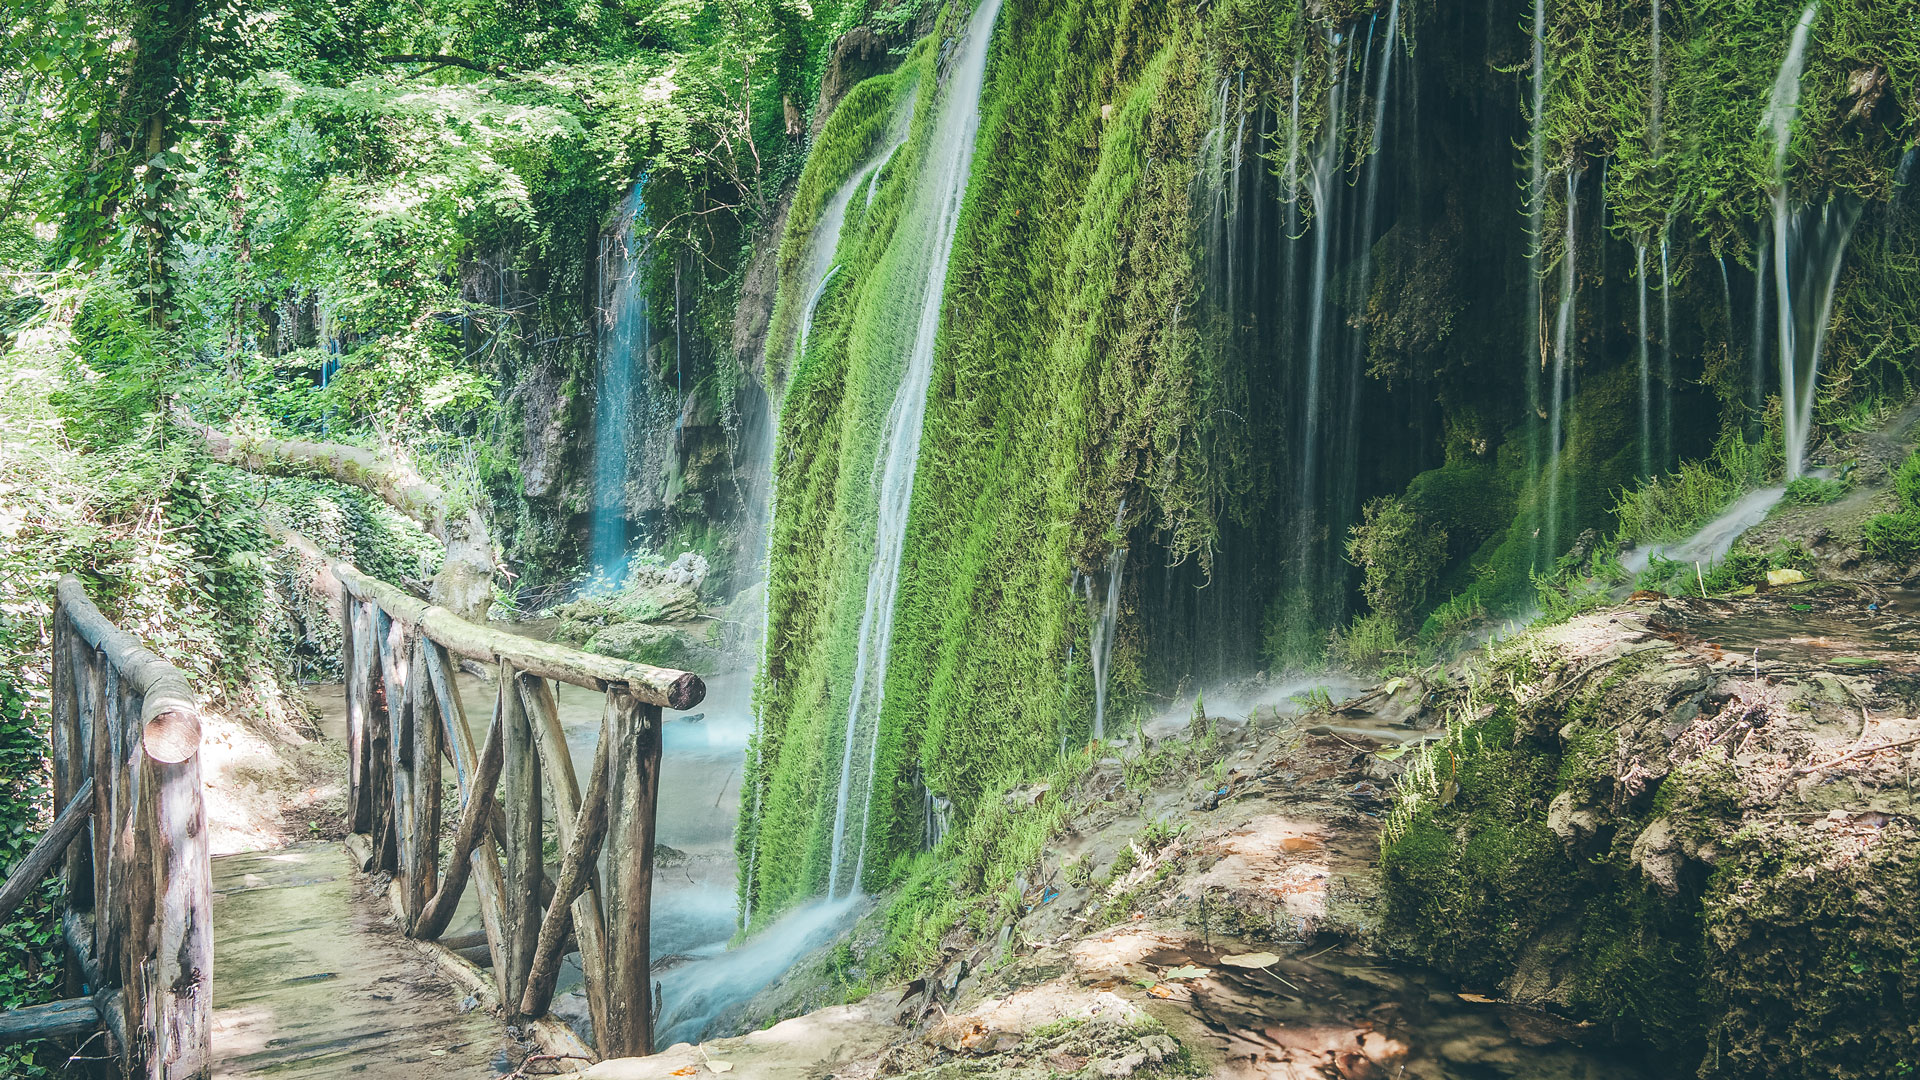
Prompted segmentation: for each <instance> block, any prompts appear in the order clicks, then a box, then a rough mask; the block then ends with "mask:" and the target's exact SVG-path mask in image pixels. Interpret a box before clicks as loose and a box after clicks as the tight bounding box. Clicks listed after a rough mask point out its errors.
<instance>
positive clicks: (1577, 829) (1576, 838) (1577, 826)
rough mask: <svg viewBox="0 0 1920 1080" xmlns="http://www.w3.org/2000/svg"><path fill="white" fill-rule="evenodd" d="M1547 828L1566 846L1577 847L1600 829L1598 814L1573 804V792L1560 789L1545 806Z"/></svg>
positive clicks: (1591, 837)
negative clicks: (1551, 801)
mask: <svg viewBox="0 0 1920 1080" xmlns="http://www.w3.org/2000/svg"><path fill="white" fill-rule="evenodd" d="M1547 828H1548V829H1549V830H1551V831H1552V832H1553V835H1555V836H1557V837H1559V838H1560V842H1561V843H1563V844H1566V845H1567V846H1568V847H1578V846H1580V845H1582V844H1585V843H1586V842H1587V841H1589V840H1591V839H1593V838H1594V836H1595V835H1596V834H1598V833H1599V831H1600V815H1599V814H1597V813H1595V812H1593V811H1592V810H1589V809H1587V808H1586V807H1584V806H1582V807H1576V806H1574V804H1573V792H1571V791H1562V792H1561V793H1560V794H1558V795H1555V796H1554V797H1553V803H1552V804H1551V805H1549V806H1548V807H1547Z"/></svg>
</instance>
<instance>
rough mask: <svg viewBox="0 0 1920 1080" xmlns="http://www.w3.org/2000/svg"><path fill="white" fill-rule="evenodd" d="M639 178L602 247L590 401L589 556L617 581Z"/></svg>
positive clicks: (630, 397)
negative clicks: (597, 334)
mask: <svg viewBox="0 0 1920 1080" xmlns="http://www.w3.org/2000/svg"><path fill="white" fill-rule="evenodd" d="M643 187H644V184H635V185H634V186H633V192H632V194H630V195H628V196H627V202H626V205H625V207H624V208H623V209H622V211H621V214H620V217H619V219H618V222H617V224H616V225H615V226H614V227H613V228H612V229H610V230H608V231H607V234H606V235H605V236H604V237H603V238H602V240H601V245H600V269H601V281H602V283H603V288H604V290H605V294H604V307H603V309H602V313H601V327H600V340H599V368H600V369H599V377H598V380H597V384H596V387H595V393H594V404H593V511H592V519H591V524H590V526H589V532H588V552H587V554H588V559H589V562H590V564H591V566H592V572H593V575H594V576H595V577H596V578H598V579H600V580H601V581H603V582H606V583H612V584H618V583H619V582H620V581H621V580H623V579H624V578H625V577H626V573H627V547H628V542H629V536H628V529H629V524H628V521H629V513H628V510H627V501H628V500H627V473H628V466H629V458H630V456H631V454H630V447H629V441H630V434H631V432H632V430H633V427H634V425H633V423H632V414H633V412H634V405H635V391H636V388H637V386H638V385H639V384H640V383H641V382H644V381H645V378H646V377H645V376H644V375H642V376H641V377H640V379H636V378H635V373H634V368H635V366H636V365H639V366H644V365H645V363H646V355H647V346H648V344H649V339H650V337H651V326H650V323H649V317H648V316H649V313H648V311H647V293H646V281H645V277H646V274H645V271H646V269H647V263H646V258H645V254H644V249H643V246H642V241H641V234H642V233H643V232H644V230H645V228H646V225H645V220H646V218H645V214H646V208H645V204H644V203H643V202H642V201H641V191H642V188H643Z"/></svg>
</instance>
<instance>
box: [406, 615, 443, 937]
mask: <svg viewBox="0 0 1920 1080" xmlns="http://www.w3.org/2000/svg"><path fill="white" fill-rule="evenodd" d="M433 648H434V646H433V643H432V642H430V641H428V640H427V638H426V635H424V634H420V635H416V636H415V638H414V642H413V661H412V663H411V664H410V665H409V671H408V679H407V683H408V691H409V696H410V697H411V699H412V702H413V707H412V709H411V710H410V712H411V714H412V718H413V723H412V725H411V727H412V729H413V730H412V733H411V734H412V736H413V739H412V748H411V750H410V752H409V754H408V757H409V758H410V761H409V763H408V768H407V787H408V788H409V789H410V794H411V795H412V798H413V806H412V808H411V812H410V814H409V817H410V818H411V819H412V823H413V831H412V835H411V836H410V837H408V845H409V847H410V848H411V849H412V853H411V861H412V864H413V871H412V873H411V874H410V875H409V876H408V877H407V881H406V901H407V927H408V929H409V930H412V928H413V927H414V926H416V925H417V924H418V923H419V921H420V914H421V912H423V911H425V910H426V907H427V901H429V900H431V899H433V894H434V891H435V889H436V888H437V886H438V884H439V876H440V775H441V774H440V730H441V722H442V721H441V718H440V706H439V703H438V700H437V699H436V698H435V696H434V693H433V687H432V683H431V680H430V679H429V677H428V671H427V668H428V660H427V655H428V653H430V652H431V651H432V650H433Z"/></svg>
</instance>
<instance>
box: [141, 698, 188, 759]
mask: <svg viewBox="0 0 1920 1080" xmlns="http://www.w3.org/2000/svg"><path fill="white" fill-rule="evenodd" d="M141 746H142V747H143V748H144V749H145V750H146V752H147V756H148V757H150V758H152V759H153V760H155V761H158V762H162V763H164V764H168V765H178V764H179V763H181V762H183V761H187V760H190V759H191V758H192V757H193V756H194V755H195V754H197V753H199V752H200V717H199V716H197V715H195V714H194V713H192V712H189V711H188V710H186V709H168V710H166V711H165V712H162V713H160V714H158V715H157V716H155V717H154V718H153V719H151V720H149V721H147V726H146V728H145V729H144V732H143V734H142V736H141Z"/></svg>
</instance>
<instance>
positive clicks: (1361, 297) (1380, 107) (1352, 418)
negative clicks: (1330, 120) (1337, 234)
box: [1332, 0, 1400, 560]
mask: <svg viewBox="0 0 1920 1080" xmlns="http://www.w3.org/2000/svg"><path fill="white" fill-rule="evenodd" d="M1399 34H1400V0H1393V3H1392V4H1390V5H1389V6H1388V8H1387V36H1386V39H1385V41H1384V42H1383V43H1382V47H1381V55H1380V78H1379V80H1378V81H1377V82H1376V83H1375V84H1374V87H1373V130H1372V133H1371V135H1370V136H1369V142H1368V145H1367V157H1366V164H1365V170H1366V178H1365V180H1364V181H1363V183H1364V186H1365V194H1364V195H1362V197H1361V214H1360V222H1359V228H1358V230H1357V232H1356V233H1355V235H1354V240H1353V244H1354V257H1355V259H1356V262H1357V268H1356V269H1355V270H1354V272H1353V274H1352V280H1351V281H1350V282H1349V283H1348V288H1349V290H1350V291H1349V293H1348V297H1349V301H1350V304H1351V307H1350V310H1351V311H1356V312H1364V311H1366V309H1367V299H1368V292H1369V289H1370V287H1371V284H1372V280H1373V241H1374V236H1373V226H1374V217H1375V214H1376V213H1377V211H1378V208H1379V203H1380V147H1381V142H1382V140H1383V138H1384V136H1385V131H1386V122H1387V87H1388V86H1389V85H1391V77H1392V74H1393V54H1394V51H1395V50H1394V46H1395V43H1396V42H1397V41H1398V40H1399ZM1368 51H1369V53H1371V51H1372V43H1371V41H1369V43H1368ZM1366 369H1367V334H1366V332H1365V330H1359V331H1357V332H1354V333H1351V334H1350V335H1349V337H1348V345H1347V387H1346V395H1347V414H1346V427H1345V430H1344V431H1343V432H1342V436H1343V438H1342V442H1341V447H1340V453H1339V454H1338V456H1337V457H1336V458H1335V460H1337V461H1338V462H1339V463H1340V485H1339V487H1338V488H1337V489H1336V490H1335V491H1334V498H1333V511H1334V512H1333V515H1332V520H1333V521H1334V522H1335V523H1338V524H1339V525H1340V526H1341V527H1340V530H1339V531H1340V533H1341V534H1344V533H1345V531H1346V530H1345V527H1344V524H1345V523H1346V522H1348V521H1352V520H1353V519H1354V517H1355V515H1356V514H1357V513H1358V512H1359V507H1358V505H1357V504H1358V502H1359V490H1360V472H1359V465H1360V460H1359V442H1360V394H1361V388H1362V385H1361V380H1362V378H1363V377H1364V376H1365V374H1366ZM1335 558H1336V559H1342V560H1343V559H1344V558H1345V555H1344V553H1342V554H1339V555H1336V556H1335Z"/></svg>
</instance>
